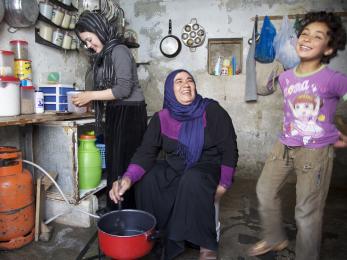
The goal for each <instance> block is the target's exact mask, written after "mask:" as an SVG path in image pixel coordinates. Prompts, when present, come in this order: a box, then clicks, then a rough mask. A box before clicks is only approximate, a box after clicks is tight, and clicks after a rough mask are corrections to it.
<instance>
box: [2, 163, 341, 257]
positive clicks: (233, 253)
mask: <svg viewBox="0 0 347 260" xmlns="http://www.w3.org/2000/svg"><path fill="white" fill-rule="evenodd" d="M335 168H339V170H335V172H336V173H335V174H334V176H333V179H332V184H331V188H330V192H329V196H328V201H327V206H326V209H325V219H324V228H323V240H322V248H321V259H322V260H344V259H347V225H346V224H345V221H346V220H347V206H346V198H347V175H346V170H345V169H346V166H345V165H337V166H336V167H335ZM343 174H344V175H343ZM255 185H256V180H253V179H242V178H236V180H235V183H234V185H233V187H232V189H231V190H230V191H229V192H228V193H227V194H226V195H225V196H224V197H223V200H222V203H221V225H222V229H221V240H220V247H219V259H220V260H248V259H261V260H290V259H294V250H293V249H294V247H295V234H296V227H295V222H294V205H295V186H294V184H293V183H289V184H286V185H285V187H284V188H283V190H282V194H281V195H282V197H283V198H284V201H285V203H283V216H284V225H285V228H286V231H287V234H288V237H289V240H290V244H289V247H288V248H287V249H285V250H283V251H282V252H279V253H268V254H265V255H263V256H260V257H258V258H257V257H248V256H247V254H246V251H247V248H248V247H249V246H250V245H251V244H252V243H254V242H256V241H257V240H258V239H259V238H260V225H259V217H258V213H257V200H256V195H255ZM54 228H55V230H54V235H53V237H52V239H51V240H50V241H49V242H37V243H36V242H32V243H31V244H29V245H27V246H25V247H23V248H21V249H18V250H14V251H0V259H1V260H19V259H20V260H34V259H35V260H41V259H54V260H60V259H62V260H70V259H76V258H77V256H78V255H79V253H80V251H81V250H82V249H83V248H84V247H85V245H86V244H87V242H88V240H89V239H90V238H91V237H92V235H93V234H94V233H95V231H96V230H95V226H93V227H91V228H74V227H69V226H64V225H59V224H55V225H54ZM96 254H97V243H96V242H94V243H91V247H90V249H89V250H88V251H87V253H86V254H85V257H84V258H83V259H88V257H89V259H91V258H90V257H91V256H93V255H96ZM198 254H199V252H198V250H195V249H187V250H186V252H185V253H184V254H183V255H181V256H180V257H178V258H177V260H190V259H197V258H198ZM144 259H146V260H149V259H151V258H150V257H146V258H144ZM144 259H143V260H144ZM308 260H309V259H308Z"/></svg>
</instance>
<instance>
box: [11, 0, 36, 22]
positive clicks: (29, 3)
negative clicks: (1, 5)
mask: <svg viewBox="0 0 347 260" xmlns="http://www.w3.org/2000/svg"><path fill="white" fill-rule="evenodd" d="M5 10H6V12H5V20H6V22H7V23H8V25H10V26H11V27H14V28H23V27H30V26H32V25H34V24H35V22H36V20H37V17H38V16H39V5H38V3H37V0H5Z"/></svg>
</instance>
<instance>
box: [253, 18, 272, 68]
mask: <svg viewBox="0 0 347 260" xmlns="http://www.w3.org/2000/svg"><path fill="white" fill-rule="evenodd" d="M275 36H276V29H275V26H274V25H273V24H272V23H271V21H270V18H269V17H268V16H265V18H264V23H263V27H262V28H261V32H260V38H259V42H258V43H257V45H256V46H255V59H256V60H257V61H259V62H262V63H271V62H273V60H274V59H275V55H276V52H275V48H274V47H273V41H274V38H275Z"/></svg>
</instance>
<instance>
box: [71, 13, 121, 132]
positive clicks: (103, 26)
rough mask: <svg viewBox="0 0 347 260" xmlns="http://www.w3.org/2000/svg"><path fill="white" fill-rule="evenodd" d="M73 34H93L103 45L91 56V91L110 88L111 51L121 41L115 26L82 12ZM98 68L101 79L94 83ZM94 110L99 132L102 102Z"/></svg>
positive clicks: (96, 16) (99, 16)
mask: <svg viewBox="0 0 347 260" xmlns="http://www.w3.org/2000/svg"><path fill="white" fill-rule="evenodd" d="M75 32H76V34H77V36H78V37H79V34H80V33H82V32H91V33H94V34H96V36H98V38H99V40H100V41H101V43H102V44H103V45H104V47H103V49H102V50H101V52H100V53H95V54H93V55H92V68H93V79H94V84H93V89H94V90H104V89H108V88H111V87H112V84H113V82H114V80H115V76H116V73H115V69H114V66H113V62H112V50H113V48H114V47H115V46H117V45H119V44H121V41H120V40H119V39H117V36H116V35H117V29H116V26H115V25H114V24H111V23H110V22H109V21H108V20H107V19H106V17H105V16H103V15H102V14H100V13H97V12H90V11H84V12H83V13H82V14H81V15H80V17H79V19H78V22H77V23H76V28H75ZM100 66H101V67H102V79H101V80H100V81H98V82H96V80H97V73H98V69H99V68H100ZM94 108H95V121H96V122H95V124H96V130H97V132H99V131H100V130H101V129H102V118H103V113H104V102H103V101H94Z"/></svg>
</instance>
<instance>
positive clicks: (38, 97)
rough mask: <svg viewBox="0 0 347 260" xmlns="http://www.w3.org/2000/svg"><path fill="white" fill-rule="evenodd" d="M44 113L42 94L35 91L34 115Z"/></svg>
mask: <svg viewBox="0 0 347 260" xmlns="http://www.w3.org/2000/svg"><path fill="white" fill-rule="evenodd" d="M43 112H45V109H44V101H43V92H42V91H35V113H36V114H42V113H43Z"/></svg>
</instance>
